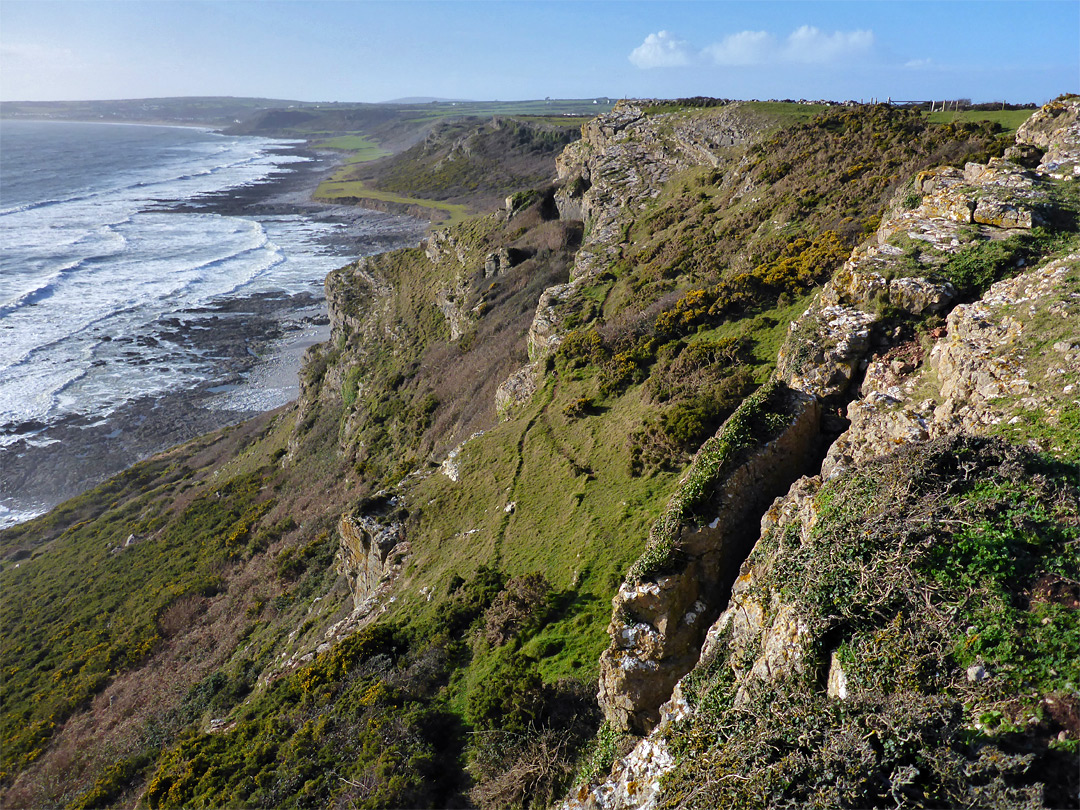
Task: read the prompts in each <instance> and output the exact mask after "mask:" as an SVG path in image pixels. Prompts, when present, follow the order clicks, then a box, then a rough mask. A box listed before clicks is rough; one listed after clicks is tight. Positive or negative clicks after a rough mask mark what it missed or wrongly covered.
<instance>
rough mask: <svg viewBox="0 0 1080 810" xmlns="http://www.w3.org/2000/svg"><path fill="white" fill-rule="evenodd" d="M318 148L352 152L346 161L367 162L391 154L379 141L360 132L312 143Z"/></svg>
mask: <svg viewBox="0 0 1080 810" xmlns="http://www.w3.org/2000/svg"><path fill="white" fill-rule="evenodd" d="M312 146H314V147H315V148H317V149H335V150H338V151H342V152H351V153H352V154H351V155H349V158H348V159H347V160H346V161H345V162H346V163H367V162H368V161H369V160H378V159H379V158H381V157H386V156H387V155H389V154H390V152H388V151H387V150H385V149H383V148H382V147H381V146H379V145H378V144H377V143H375V142H373V141H371V140H370V139H368V138H367V137H365V136H364V135H360V134H359V133H356V134H352V135H341V136H339V137H337V138H330V139H329V140H325V141H317V142H315V143H313V144H312Z"/></svg>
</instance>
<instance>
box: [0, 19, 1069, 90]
mask: <svg viewBox="0 0 1080 810" xmlns="http://www.w3.org/2000/svg"><path fill="white" fill-rule="evenodd" d="M1064 92H1080V0H1052V1H1051V2H1036V0H998V2H978V1H977V0H965V1H964V2H948V1H943V0H934V1H933V2H931V0H924V1H922V2H913V1H912V0H876V1H875V0H849V1H848V2H813V0H795V1H792V0H789V1H788V2H767V1H766V0H760V2H754V1H752V0H743V1H742V2H714V1H712V0H696V2H652V1H651V0H636V1H634V2H626V1H624V0H610V1H609V2H585V1H584V0H581V1H579V0H562V1H561V2H556V1H555V0H541V1H540V2H525V1H524V0H469V1H468V2H462V1H461V0H442V1H441V2H422V1H421V0H393V1H392V2H374V1H372V2H361V1H360V0H256V1H255V2H251V1H249V0H202V1H201V2H197V1H195V0H0V99H3V100H19V101H29V100H37V101H52V100H86V99H120V98H150V97H163V96H207V95H209V96H254V97H266V98H277V99H295V100H300V101H360V102H378V101H387V100H391V99H395V98H401V97H416V96H424V97H439V98H452V99H476V100H492V99H497V100H501V101H508V100H518V99H536V98H546V97H552V98H589V97H596V96H609V97H612V98H628V97H633V98H679V97H687V96H695V95H705V96H715V97H721V98H738V99H749V98H760V99H768V98H795V99H798V98H805V99H812V100H813V99H834V100H838V101H843V100H848V99H854V100H869V99H870V98H878V99H882V100H885V99H887V98H892V99H894V100H930V99H946V98H948V99H953V98H970V99H973V100H975V101H999V100H1000V101H1009V102H1028V101H1033V102H1036V103H1042V102H1045V101H1047V100H1049V99H1051V98H1053V97H1055V96H1057V95H1059V94H1061V93H1064Z"/></svg>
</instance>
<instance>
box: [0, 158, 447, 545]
mask: <svg viewBox="0 0 1080 810" xmlns="http://www.w3.org/2000/svg"><path fill="white" fill-rule="evenodd" d="M274 151H275V152H277V151H278V150H277V149H275V150H274ZM280 153H284V154H290V155H295V154H300V155H303V156H305V157H310V158H312V160H311V162H310V163H300V164H292V165H290V166H289V168H287V169H282V170H278V171H274V172H271V173H270V175H269V176H268V177H267V178H266V179H265V180H264V181H262V182H258V183H253V184H250V185H248V186H241V187H239V188H235V189H229V190H224V191H219V192H212V193H210V194H207V195H203V196H201V197H196V198H192V199H191V200H187V201H184V202H175V201H168V200H161V201H159V202H158V203H156V204H153V205H151V206H148V207H147V208H146V209H145V210H148V211H154V212H157V213H202V214H217V215H220V216H235V217H242V218H245V219H253V220H259V219H269V218H274V217H298V218H301V219H303V220H306V221H311V222H313V223H321V224H324V225H333V226H335V227H333V228H325V229H323V230H324V232H323V233H320V234H318V235H317V236H316V237H315V239H314V240H313V241H314V243H315V244H316V245H319V246H321V248H322V249H323V250H325V251H326V252H327V253H329V254H331V255H334V256H337V257H339V258H340V263H339V264H337V265H336V266H344V265H345V264H348V263H349V262H352V261H355V260H356V259H357V258H359V257H360V256H363V255H371V254H375V253H381V252H385V251H387V250H393V249H396V248H398V247H405V246H409V245H414V244H416V243H417V242H419V241H420V239H421V238H422V237H423V235H424V234H425V233H426V231H427V227H428V223H427V222H422V221H419V220H415V219H412V218H408V217H402V216H398V215H392V214H386V213H383V212H378V211H370V210H368V209H361V208H355V207H351V206H339V205H333V204H331V203H322V202H315V201H314V200H312V199H311V195H312V194H313V193H314V191H315V189H316V188H317V187H318V185H319V182H320V181H321V179H322V178H323V177H324V176H326V175H327V174H329V173H330V172H332V171H334V169H335V168H336V166H337V162H336V161H330V160H328V159H327V158H328V157H330V156H329V155H324V154H318V153H316V152H315V151H314V150H311V149H310V147H308V146H307V145H306V144H304V145H302V144H282V145H281V147H280ZM177 314H180V315H183V314H185V313H169V314H168V315H165V316H163V317H162V318H161V319H159V321H158V322H157V323H156V324H154V325H153V327H152V329H151V330H150V334H152V335H160V334H161V333H168V334H169V335H170V338H171V339H177V340H182V341H183V342H184V343H185V345H189V346H192V347H194V348H196V349H198V350H199V351H201V352H205V353H206V355H207V356H209V357H212V358H213V360H214V362H215V364H216V368H217V373H216V374H214V376H213V378H212V379H208V380H204V381H202V382H200V383H198V384H196V385H194V386H188V387H186V388H182V389H178V390H173V391H167V392H165V393H163V394H160V395H153V396H147V397H142V398H140V399H137V400H133V401H129V402H127V403H124V404H123V405H121V406H120V407H118V408H116V409H115V410H113V411H112V412H111V413H108V414H107V415H104V416H102V415H101V414H93V415H87V416H81V415H79V416H69V417H65V418H62V419H60V420H58V421H56V422H53V423H49V424H47V425H43V424H38V423H22V424H15V425H9V426H4V432H5V433H6V434H7V438H8V441H9V443H8V444H7V446H3V447H0V457H2V460H3V467H4V475H3V476H0V529H3V528H6V527H8V526H12V525H17V524H18V523H21V522H25V521H26V520H30V519H32V518H33V517H35V516H37V515H40V514H42V513H44V512H47V511H48V510H50V509H52V508H53V507H54V506H56V505H57V504H59V503H61V502H63V501H64V500H67V499H68V498H71V497H74V496H76V495H79V494H81V493H82V492H85V491H86V490H87V489H90V488H92V487H94V486H96V485H97V484H99V483H101V482H102V481H105V480H106V479H108V478H110V477H111V476H113V475H115V474H117V473H119V472H121V471H122V470H124V469H126V468H128V467H130V466H131V465H132V464H134V463H136V462H138V461H141V460H143V459H145V458H148V457H150V456H152V455H154V454H156V453H159V452H162V451H163V450H166V449H168V448H170V447H173V446H175V445H177V444H180V443H183V442H185V441H188V440H190V439H192V438H195V437H196V436H199V435H203V434H205V433H209V432H211V431H214V430H218V429H220V428H223V427H227V426H229V425H234V424H237V423H240V422H243V421H245V420H247V419H250V418H252V417H255V416H257V415H259V414H262V413H265V412H268V411H272V410H274V409H276V408H280V407H282V406H285V405H287V404H288V403H289V402H292V401H293V400H295V399H296V397H297V396H298V395H299V371H300V368H301V365H302V358H303V355H304V352H305V351H306V349H307V347H308V346H310V345H312V344H314V343H318V342H322V341H325V340H326V339H327V338H328V337H329V331H330V327H329V318H328V317H327V313H326V302H325V299H324V298H323V297H322V295H321V290H320V291H319V293H318V294H316V293H297V294H287V293H273V292H268V293H254V294H248V295H243V296H238V297H226V298H222V299H220V300H219V301H217V302H215V303H214V304H213V305H212V306H209V307H205V308H203V309H202V310H199V311H189V313H187V314H188V315H189V316H190V315H192V314H194V315H196V316H197V319H191V318H190V317H189V318H187V319H178V318H177V317H176V315H177ZM188 320H191V322H190V323H188V322H187V321H188ZM208 327H209V328H208ZM137 337H138V336H124V338H123V339H132V340H133V339H135V338H137Z"/></svg>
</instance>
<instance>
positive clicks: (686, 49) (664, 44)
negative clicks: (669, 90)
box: [629, 31, 693, 68]
mask: <svg viewBox="0 0 1080 810" xmlns="http://www.w3.org/2000/svg"><path fill="white" fill-rule="evenodd" d="M692 53H693V51H692V49H691V47H690V43H689V42H687V41H686V40H682V39H678V38H677V37H676V36H675V35H674V34H672V33H671V32H670V31H659V32H657V33H655V34H649V35H648V36H647V37H645V41H644V42H642V43H641V44H640V45H638V46H637V47H636V48H634V50H632V51H631V52H630V57H629V58H630V61H631V62H633V63H634V64H635V65H636V66H637V67H639V68H658V67H681V66H683V65H689V64H690V58H691V54H692Z"/></svg>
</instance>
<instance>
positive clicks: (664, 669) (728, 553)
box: [599, 395, 820, 733]
mask: <svg viewBox="0 0 1080 810" xmlns="http://www.w3.org/2000/svg"><path fill="white" fill-rule="evenodd" d="M787 418H788V421H787V425H786V427H785V428H784V429H783V430H782V431H781V432H780V434H779V435H778V436H777V437H776V438H775V439H773V440H772V441H770V442H767V443H765V444H762V445H760V446H758V447H755V448H754V449H752V450H751V451H749V452H748V454H747V455H746V457H745V458H743V459H742V461H741V463H738V464H737V466H734V467H732V468H731V469H730V470H729V471H728V472H727V473H726V474H724V475H723V476H722V477H721V478H720V480H719V481H717V483H716V493H715V497H714V498H713V499H712V500H711V503H713V504H714V507H713V509H712V510H710V514H709V515H707V516H703V517H701V518H700V520H699V521H692V522H686V523H684V524H683V525H681V526H680V527H679V529H678V530H677V536H678V550H679V555H678V557H679V564H678V566H677V568H676V570H673V571H671V572H669V573H665V574H664V575H661V576H655V577H650V578H648V579H646V580H643V581H631V580H628V581H627V582H624V583H623V585H622V587H620V589H619V592H618V594H616V596H615V598H614V599H613V600H612V606H613V612H612V620H611V625H610V626H609V628H608V632H609V634H610V635H611V640H612V642H611V646H610V647H609V648H608V649H607V651H606V652H605V653H604V654H603V655H602V656H601V658H600V692H599V700H600V705H601V708H602V709H603V711H604V716H605V717H606V719H607V720H608V721H609V722H610V723H611V724H612V725H614V726H615V727H616V728H618V729H622V730H633V731H635V732H637V733H645V732H647V731H649V730H650V729H651V728H652V727H653V726H655V725H656V722H657V720H658V719H659V716H660V713H659V710H660V706H661V704H663V703H664V702H665V701H666V700H667V699H668V697H669V696H670V694H671V690H672V688H673V687H674V685H675V683H676V682H677V681H678V680H679V678H681V677H682V676H683V675H685V674H686V673H687V672H689V671H690V669H691V668H692V667H693V665H694V664H695V663H696V661H697V659H698V652H699V650H700V648H701V642H702V639H703V638H704V637H705V631H706V629H707V628H708V626H709V623H710V622H712V620H713V619H714V618H715V617H716V616H717V614H718V613H719V612H720V610H721V609H722V607H723V605H724V604H725V603H726V601H727V597H728V591H729V587H730V583H731V581H732V580H733V579H734V578H735V573H736V571H737V570H738V566H739V563H740V562H741V560H742V559H743V558H744V557H745V555H746V553H747V551H748V550H749V548H750V545H751V544H752V543H753V540H754V539H756V534H757V533H756V531H754V529H755V528H756V527H755V521H756V517H753V516H756V514H757V513H758V512H759V511H760V509H761V508H763V506H764V505H765V503H767V501H768V499H769V498H771V497H773V496H774V495H775V494H777V493H778V492H781V491H783V489H784V488H785V487H786V486H787V485H788V483H789V482H790V481H791V477H792V476H793V475H796V474H797V472H798V471H799V470H802V469H804V468H805V467H806V465H807V463H808V461H809V460H810V459H811V458H812V457H813V454H814V450H815V444H816V441H817V437H818V423H819V421H820V414H819V410H818V404H817V402H816V400H814V399H812V398H810V397H807V396H800V395H794V396H792V398H791V401H790V404H789V409H788V417H787ZM721 431H723V428H721ZM688 481H689V477H688V479H687V480H684V482H683V483H682V484H681V485H680V487H686V486H688V485H689V483H688ZM675 497H676V498H677V497H679V496H678V494H676V496H675ZM748 519H749V520H751V521H752V522H751V523H750V525H749V526H747V520H748ZM748 529H749V531H748Z"/></svg>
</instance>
